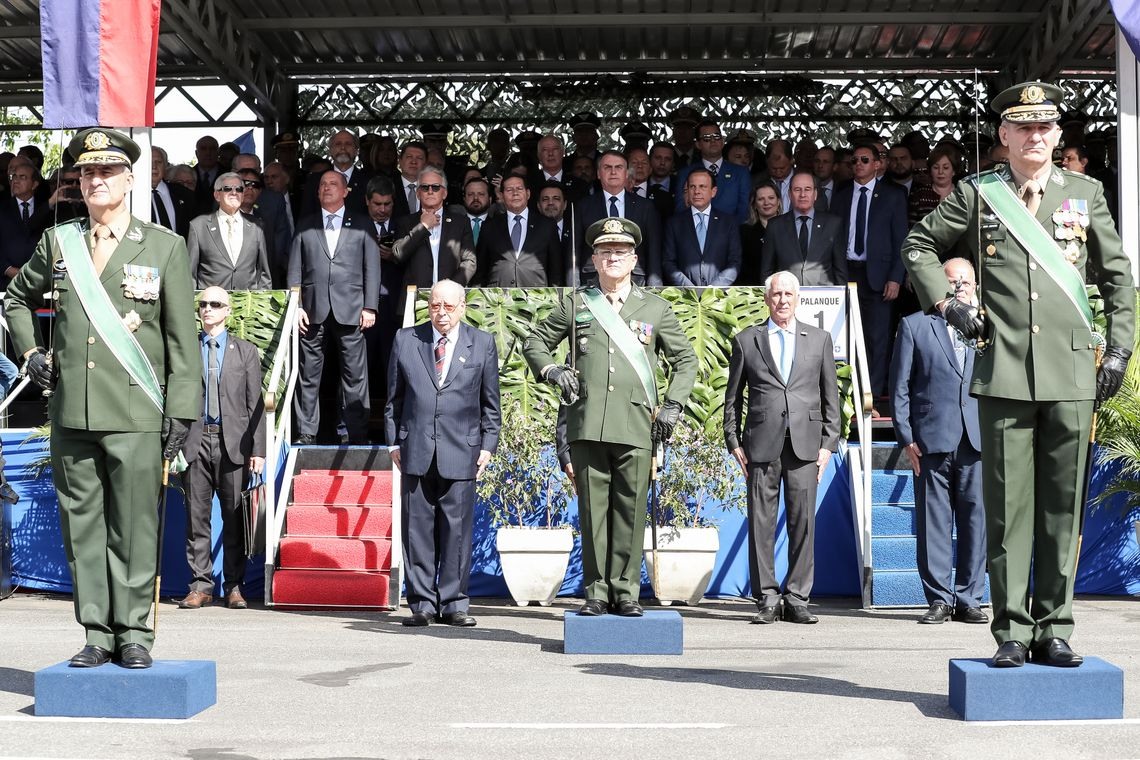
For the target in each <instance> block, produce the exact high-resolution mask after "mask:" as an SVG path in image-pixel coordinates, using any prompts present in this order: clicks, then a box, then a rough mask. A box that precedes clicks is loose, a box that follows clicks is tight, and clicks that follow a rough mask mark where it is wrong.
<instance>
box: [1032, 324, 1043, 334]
mask: <svg viewBox="0 0 1140 760" xmlns="http://www.w3.org/2000/svg"><path fill="white" fill-rule="evenodd" d="M1029 332H1031V333H1033V334H1034V335H1036V334H1037V333H1039V332H1041V328H1040V327H1038V326H1037V325H1033V327H1031V328H1029Z"/></svg>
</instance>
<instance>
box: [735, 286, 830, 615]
mask: <svg viewBox="0 0 1140 760" xmlns="http://www.w3.org/2000/svg"><path fill="white" fill-rule="evenodd" d="M764 301H765V303H767V304H768V310H769V315H770V316H769V317H768V319H767V320H766V321H765V322H764V323H763V324H761V325H758V326H755V327H749V328H747V329H745V330H743V331H742V332H740V333H739V334H738V335H737V336H736V337H734V338H733V339H732V355H731V357H730V358H729V364H728V384H727V386H725V391H724V436H725V442H726V444H727V445H728V450H729V452H731V453H732V455H733V457H735V459H736V461H737V462H738V463H739V464H740V467H741V469H742V470H744V472H745V473H746V475H747V478H748V538H749V546H750V550H751V551H750V554H749V577H750V579H751V583H752V595H753V596H754V597H755V598H756V605H757V606H758V607H759V608H760V611H759V613H758V614H757V615H756V617H754V618H753V619H752V622H753V623H774V622H776V620H777V619H778V618H780V617H782V619H783V620H786V621H788V622H792V623H815V622H816V621H817V618H816V617H815V615H812V614H811V613H810V612H809V611H808V608H807V604H808V598H809V596H810V595H811V587H812V582H813V578H814V575H815V496H816V486H817V485H818V484H819V481H820V479H821V478H822V477H823V473H824V470H825V469H826V468H827V461H828V459H830V457H831V452H833V451H835V450H836V448H837V447H838V445H839V386H838V381H837V379H836V375H835V360H834V359H833V356H834V351H833V349H832V345H831V335H830V334H829V333H827V332H826V331H825V330H820V329H819V328H817V327H812V326H811V325H807V324H804V323H802V322H799V321H797V320H796V318H795V315H796V307H798V306H799V302H800V294H799V283H798V282H797V281H796V277H795V275H793V274H792V273H790V272H776V273H775V274H774V275H772V276H771V277H769V278H768V280H767V281H766V282H765V283H764ZM746 389H747V391H748V417H747V419H745V417H744V392H745V390H746ZM742 427H743V432H744V435H743V439H742V438H741V428H742ZM781 483H783V486H784V502H785V505H786V510H787V525H788V574H787V577H786V578H785V580H784V585H783V589H782V590H781V587H780V584H779V582H778V581H777V580H776V568H775V540H776V526H777V521H776V518H777V514H778V512H779V506H780V484H781ZM781 597H782V598H783V614H782V616H781V613H780V601H781Z"/></svg>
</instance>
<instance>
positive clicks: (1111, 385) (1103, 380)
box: [1096, 346, 1132, 404]
mask: <svg viewBox="0 0 1140 760" xmlns="http://www.w3.org/2000/svg"><path fill="white" fill-rule="evenodd" d="M1130 358H1132V352H1131V351H1129V350H1128V349H1127V348H1123V347H1121V346H1109V347H1108V348H1106V349H1105V351H1104V358H1103V359H1101V362H1100V369H1099V370H1097V373H1096V403H1097V404H1103V403H1104V402H1105V401H1108V400H1109V399H1110V398H1112V397H1113V396H1115V395H1116V392H1117V391H1118V390H1120V385H1121V383H1123V382H1124V373H1125V371H1126V370H1127V369H1128V360H1129V359H1130Z"/></svg>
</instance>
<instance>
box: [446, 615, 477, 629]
mask: <svg viewBox="0 0 1140 760" xmlns="http://www.w3.org/2000/svg"><path fill="white" fill-rule="evenodd" d="M439 621H440V622H441V623H446V624H447V625H454V626H457V627H459V628H470V627H472V626H474V625H475V624H476V622H475V618H473V617H471V616H470V615H468V614H467V613H466V612H445V613H443V615H441V616H440V618H439Z"/></svg>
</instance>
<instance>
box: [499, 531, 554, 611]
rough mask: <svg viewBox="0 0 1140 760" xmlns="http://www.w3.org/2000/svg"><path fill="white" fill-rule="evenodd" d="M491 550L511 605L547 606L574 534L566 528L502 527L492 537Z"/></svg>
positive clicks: (551, 598) (551, 599)
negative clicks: (497, 562)
mask: <svg viewBox="0 0 1140 760" xmlns="http://www.w3.org/2000/svg"><path fill="white" fill-rule="evenodd" d="M495 548H496V549H498V551H499V562H500V563H501V564H502V566H503V580H505V581H506V582H507V588H508V589H510V592H511V598H512V599H514V600H515V603H516V604H518V605H519V606H520V607H525V606H527V605H528V604H530V603H531V602H538V603H539V604H540V605H542V606H543V607H548V606H550V602H551V601H553V599H554V597H556V596H558V589H560V588H562V581H563V580H565V578H566V566H567V565H568V564H569V563H570V550H571V549H572V548H574V533H573V531H572V530H571V529H570V528H569V527H559V528H517V527H502V528H499V529H498V532H497V533H496V535H495Z"/></svg>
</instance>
